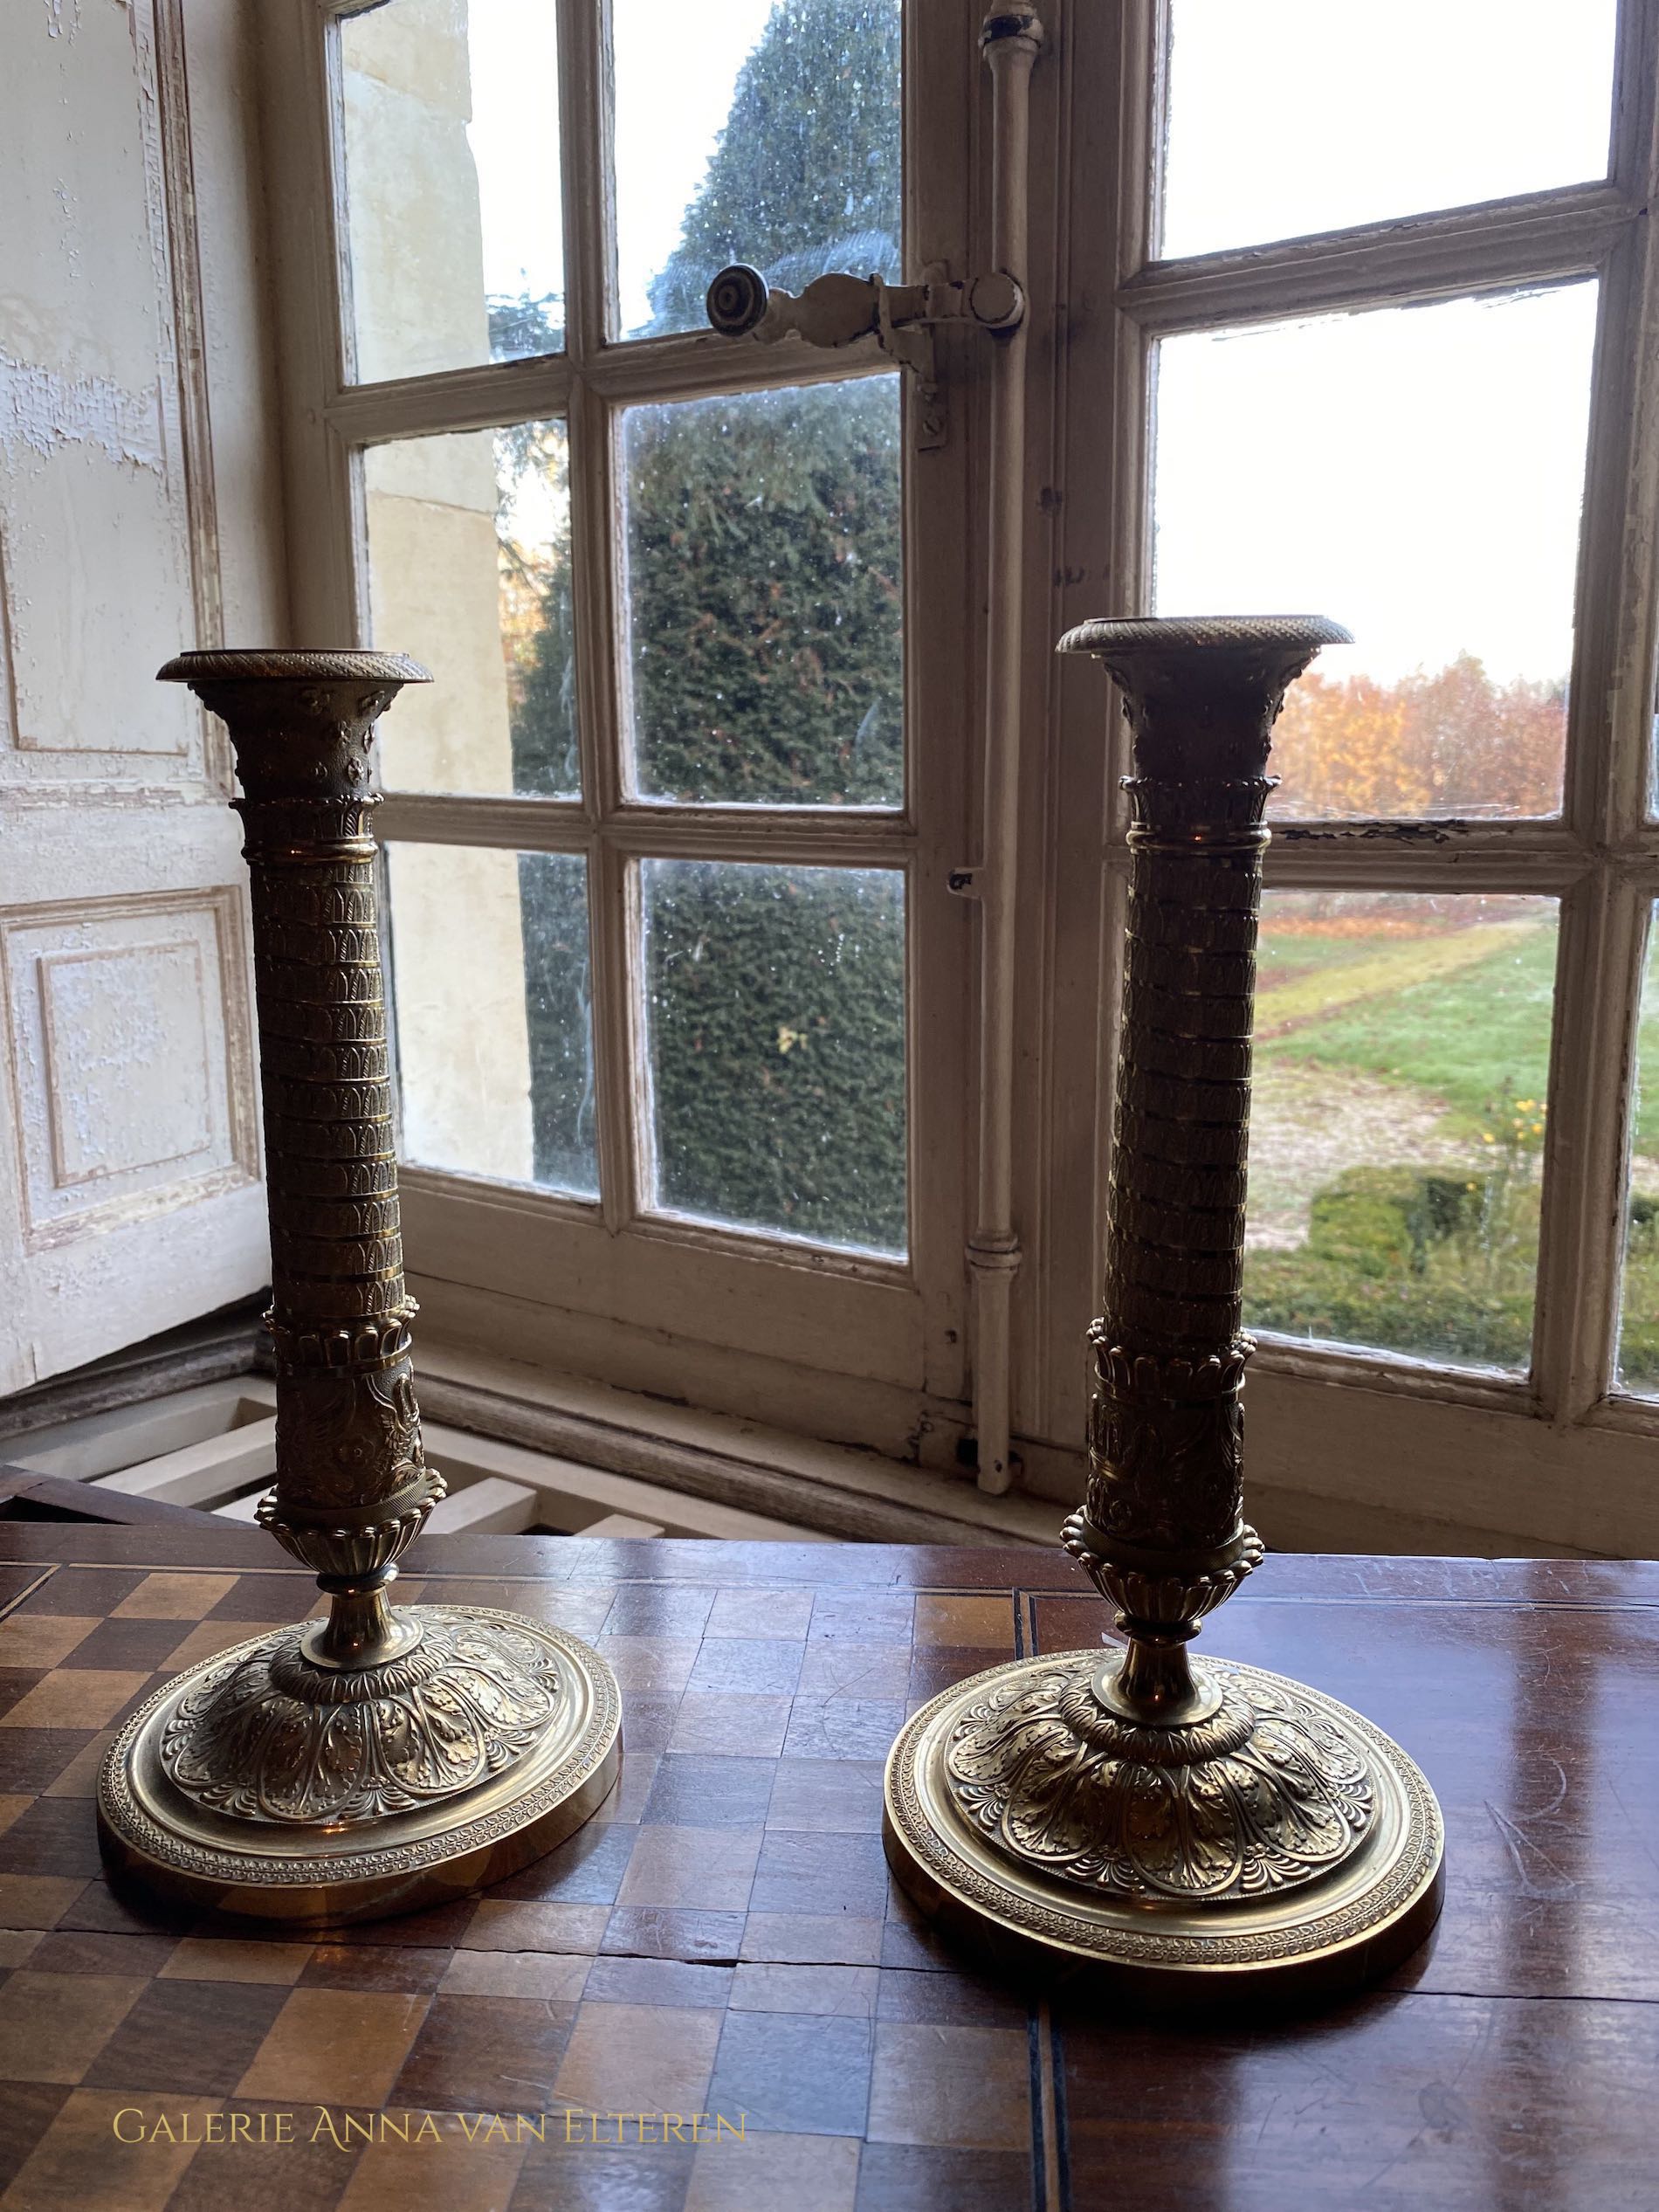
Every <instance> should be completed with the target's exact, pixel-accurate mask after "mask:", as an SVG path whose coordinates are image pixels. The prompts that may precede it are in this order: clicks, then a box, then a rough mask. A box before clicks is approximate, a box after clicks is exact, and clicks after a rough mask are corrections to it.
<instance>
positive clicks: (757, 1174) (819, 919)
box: [643, 860, 905, 1253]
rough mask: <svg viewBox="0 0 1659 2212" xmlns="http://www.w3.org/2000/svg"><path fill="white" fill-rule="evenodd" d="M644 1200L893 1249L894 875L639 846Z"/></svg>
mask: <svg viewBox="0 0 1659 2212" xmlns="http://www.w3.org/2000/svg"><path fill="white" fill-rule="evenodd" d="M643 874H644V914H645V1009H646V1028H647V1032H648V1037H649V1059H650V1067H651V1108H652V1128H653V1134H654V1144H655V1151H656V1161H655V1169H654V1186H655V1188H654V1194H653V1196H654V1202H655V1203H656V1204H657V1205H658V1206H662V1207H666V1208H669V1209H672V1210H673V1211H675V1212H677V1213H685V1214H698V1215H701V1216H705V1217H706V1218H708V1219H712V1220H714V1221H719V1222H729V1223H734V1224H736V1225H737V1226H739V1227H741V1228H746V1229H766V1230H781V1231H782V1232H783V1233H784V1234H785V1235H787V1236H790V1237H807V1238H809V1239H810V1240H811V1241H812V1242H813V1243H815V1244H841V1245H852V1246H857V1247H860V1248H862V1249H864V1250H867V1251H879V1252H894V1253H899V1252H902V1251H904V1249H905V885H904V878H903V877H902V876H901V875H899V874H898V873H897V872H895V871H893V870H891V869H885V868H793V867H756V866H752V865H747V864H744V865H737V864H728V863H726V862H725V861H716V860H647V861H646V862H644V865H643Z"/></svg>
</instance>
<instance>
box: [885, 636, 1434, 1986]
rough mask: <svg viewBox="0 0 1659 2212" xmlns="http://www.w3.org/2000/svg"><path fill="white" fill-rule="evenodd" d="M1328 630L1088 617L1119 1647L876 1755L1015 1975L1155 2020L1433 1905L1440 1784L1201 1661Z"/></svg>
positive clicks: (963, 1692)
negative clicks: (1281, 807) (1117, 991)
mask: <svg viewBox="0 0 1659 2212" xmlns="http://www.w3.org/2000/svg"><path fill="white" fill-rule="evenodd" d="M1346 642H1347V633H1346V631H1342V630H1339V629H1338V627H1337V626H1336V624H1333V623H1329V622H1323V621H1319V620H1318V619H1317V618H1314V617H1262V618H1242V619H1237V620H1215V621H1193V622H1178V621H1144V622H1091V623H1085V624H1084V625H1083V627H1082V628H1081V629H1079V630H1074V631H1071V632H1070V634H1069V635H1068V636H1067V637H1065V638H1064V639H1063V640H1062V642H1061V646H1060V650H1061V651H1062V652H1074V653H1091V654H1093V655H1095V656H1096V657H1097V658H1099V659H1101V660H1103V661H1104V662H1105V665H1106V666H1107V668H1108V669H1109V670H1110V672H1111V673H1112V676H1113V677H1114V678H1115V679H1117V682H1118V684H1119V686H1120V688H1121V690H1122V693H1123V699H1124V711H1125V713H1126V715H1127V717H1128V720H1129V723H1130V727H1131V729H1132V734H1133V739H1134V774H1133V775H1132V776H1130V777H1128V778H1127V779H1126V787H1125V788H1126V790H1127V792H1128V794H1129V799H1130V804H1131V809H1132V827H1131V829H1130V831H1129V844H1130V850H1131V854H1132V874H1131V879H1130V891H1129V927H1128V959H1127V965H1126V974H1125V982H1124V997H1123V1025H1122V1033H1121V1038H1120V1043H1119V1058H1118V1081H1117V1092H1116V1105H1115V1122H1114V1130H1113V1140H1112V1179H1111V1185H1110V1191H1109V1196H1108V1202H1107V1226H1106V1262H1105V1300H1104V1311H1103V1313H1102V1314H1101V1316H1100V1319H1099V1320H1098V1321H1097V1322H1096V1323H1095V1325H1094V1327H1093V1329H1092V1331H1091V1351H1092V1359H1093V1401H1092V1405H1091V1414H1090V1423H1089V1483H1088V1491H1087V1495H1086V1498H1085V1500H1084V1505H1083V1506H1082V1508H1081V1510H1080V1511H1079V1512H1077V1513H1073V1514H1072V1516H1071V1517H1070V1519H1069V1520H1068V1521H1067V1522H1066V1524H1065V1528H1064V1539H1063V1540H1064V1545H1065V1548H1066V1549H1067V1551H1068V1552H1070V1554H1071V1555H1072V1557H1073V1558H1074V1559H1076V1560H1077V1561H1078V1562H1079V1563H1080V1564H1081V1566H1082V1567H1083V1568H1084V1569H1085V1571H1086V1572H1087V1574H1088V1575H1089V1576H1090V1579H1091V1581H1093V1582H1094V1584H1095V1586H1096V1588H1098V1590H1099V1591H1100V1593H1101V1595H1103V1596H1105V1597H1106V1598H1107V1599H1108V1600H1109V1601H1110V1602H1111V1603H1112V1605H1113V1606H1114V1607H1115V1608H1116V1609H1117V1627H1118V1628H1119V1630H1120V1631H1121V1632H1122V1634H1123V1636H1124V1637H1125V1638H1126V1642H1125V1643H1124V1645H1123V1646H1122V1647H1121V1648H1120V1649H1119V1648H1116V1647H1113V1648H1110V1649H1108V1650H1106V1651H1105V1653H1104V1655H1103V1653H1102V1652H1101V1651H1100V1650H1084V1651H1066V1652H1060V1653H1058V1654H1056V1655H1054V1656H1051V1657H1036V1658H1024V1659H1017V1660H1015V1662H1014V1663H1013V1664H1011V1665H1008V1666H1002V1667H994V1668H992V1669H991V1670H990V1671H988V1673H984V1674H980V1675H975V1676H974V1678H972V1679H971V1680H969V1681H967V1682H963V1683H960V1684H958V1685H956V1686H955V1687H954V1688H953V1689H950V1690H947V1691H946V1692H944V1693H943V1695H941V1696H940V1697H937V1698H935V1699H933V1701H932V1703H931V1704H929V1705H927V1706H924V1707H923V1708H922V1710H921V1711H920V1712H918V1713H917V1714H916V1715H915V1717H914V1718H913V1719H912V1720H911V1721H910V1723H909V1724H908V1726H906V1727H905V1730H904V1731H903V1733H901V1734H900V1736H899V1738H898V1741H897V1742H896V1743H895V1745H894V1746H893V1748H892V1752H891V1755H890V1757H889V1760H888V1763H887V1777H886V1793H885V1821H884V1829H885V1838H886V1845H887V1855H888V1857H889V1859H890V1860H891V1864H892V1866H893V1870H894V1871H895V1873H896V1874H897V1875H898V1878H899V1880H900V1881H901V1882H903V1884H904V1885H905V1888H906V1889H907V1890H909V1892H911V1894H912V1897H913V1898H915V1899H916V1901H917V1902H918V1903H919V1905H920V1906H921V1907H922V1909H923V1911H924V1912H926V1913H927V1914H928V1915H929V1916H930V1917H931V1918H933V1919H936V1920H937V1921H938V1922H939V1923H940V1926H942V1927H944V1928H945V1929H946V1930H947V1933H954V1934H956V1935H958V1936H959V1937H960V1938H961V1939H962V1940H964V1941H966V1942H968V1943H970V1944H972V1945H974V1947H978V1948H980V1949H981V1950H983V1951H985V1952H987V1953H988V1954H990V1955H991V1956H992V1957H993V1959H995V1960H999V1961H1001V1962H1002V1963H1005V1964H1009V1965H1016V1966H1021V1967H1039V1968H1041V1969H1043V1971H1046V1972H1048V1973H1050V1974H1052V1973H1056V1972H1058V1973H1059V1974H1074V1973H1080V1972H1084V1971H1087V1970H1090V1969H1093V1970H1095V1971H1096V1972H1097V1973H1098V1974H1103V1975H1104V1976H1105V1978H1106V1979H1107V1980H1108V1981H1116V1982H1118V1983H1119V1984H1121V1985H1123V1986H1125V1987H1126V1988H1129V1989H1131V1990H1132V1991H1133V1992H1134V1993H1135V1994H1137V1995H1142V1996H1145V1997H1148V1998H1151V1999H1153V2000H1154V2001H1158V2002H1182V2001H1183V2000H1187V2001H1191V2000H1194V1999H1195V2000H1198V2001H1201V2002H1214V2001H1215V1999H1216V1998H1217V1997H1218V1996H1219V1995H1222V1993H1223V1992H1224V1991H1226V1990H1227V1989H1229V1988H1241V1987H1243V1986H1246V1985H1248V1986H1250V1987H1252V1988H1256V1987H1260V1986H1261V1985H1263V1984H1270V1985H1273V1986H1275V1987H1283V1988H1299V1987H1306V1988H1332V1987H1339V1986H1341V1985H1343V1984H1344V1983H1347V1982H1353V1981H1361V1980H1364V1979H1366V1978H1368V1977H1369V1976H1371V1975H1372V1974H1380V1973H1382V1972H1384V1971H1385V1970H1386V1969H1387V1967H1390V1966H1392V1965H1394V1963H1395V1962H1396V1961H1397V1960H1399V1959H1401V1957H1403V1956H1404V1955H1405V1954H1406V1953H1407V1952H1408V1951H1410V1950H1412V1949H1413V1948H1415V1946H1416V1945H1417V1944H1418V1943H1419V1942H1420V1941H1421V1940H1422V1938H1423V1936H1424V1935H1425V1934H1426V1933H1427V1932H1428V1929H1429V1927H1430V1926H1432V1925H1433V1923H1434V1920H1435V1916H1436V1914H1437V1913H1438V1912H1439V1909H1440V1900H1441V1886H1442V1871H1441V1821H1440V1810H1439V1807H1438V1806H1437V1805H1436V1804H1435V1798H1434V1795H1433V1793H1432V1792H1431V1790H1430V1789H1429V1788H1428V1783H1427V1782H1426V1781H1424V1779H1423V1777H1422V1774H1420V1773H1419V1771H1418V1769H1417V1768H1416V1767H1415V1765H1414V1764H1413V1762H1412V1761H1410V1760H1409V1759H1408V1757H1407V1756H1406V1754H1405V1753H1404V1752H1402V1751H1401V1749H1400V1747H1399V1746H1398V1745H1396V1744H1394V1743H1393V1742H1391V1741H1390V1740H1389V1739H1388V1738H1387V1736H1385V1735H1383V1734H1382V1733H1380V1730H1378V1729H1376V1728H1373V1726H1371V1724H1370V1723H1369V1722H1368V1721H1366V1720H1365V1719H1361V1718H1360V1715H1359V1714H1358V1713H1357V1712H1351V1711H1350V1710H1349V1709H1348V1707H1347V1706H1341V1705H1339V1704H1338V1703H1337V1702H1336V1701H1335V1699H1332V1698H1329V1697H1326V1696H1325V1695H1324V1694H1323V1693H1322V1692H1318V1691H1317V1690H1311V1689H1307V1688H1304V1686H1303V1685H1301V1684H1300V1683H1297V1682H1291V1681H1289V1680H1287V1679H1286V1678H1284V1676H1282V1675H1277V1674H1270V1673H1267V1672H1265V1671H1263V1670H1262V1669H1261V1668H1258V1667H1249V1666H1242V1665H1238V1664H1231V1663H1228V1662H1223V1661H1217V1660H1211V1661H1208V1662H1206V1663H1203V1664H1193V1663H1191V1662H1190V1661H1189V1659H1188V1657H1187V1643H1188V1642H1189V1641H1190V1640H1191V1638H1192V1637H1194V1636H1196V1635H1197V1633H1198V1630H1199V1623H1201V1620H1202V1619H1203V1617H1204V1616H1205V1615H1206V1614H1208V1613H1211V1612H1213V1611H1214V1610H1215V1608H1216V1607H1217V1606H1219V1605H1221V1604H1223V1603H1224V1602H1226V1600H1227V1599H1228V1598H1229V1597H1230V1596H1231V1595H1232V1594H1233V1592H1234V1590H1235V1589H1236V1588H1237V1587H1238V1585H1239V1584H1240V1583H1241V1582H1242V1581H1243V1580H1244V1577H1245V1576H1246V1575H1249V1573H1250V1572H1251V1571H1252V1569H1253V1568H1255V1567H1256V1565H1257V1564H1258V1563H1259V1562H1260V1561H1261V1558H1262V1554H1263V1545H1262V1540H1261V1539H1260V1538H1259V1537H1258V1536H1257V1535H1256V1532H1255V1530H1254V1529H1253V1528H1251V1527H1249V1525H1248V1524H1247V1523H1246V1522H1245V1520H1244V1519H1243V1513H1242V1512H1241V1505H1242V1473H1243V1409H1242V1407H1241V1404H1240V1393H1241V1391H1242V1389H1243V1380H1244V1368H1245V1363H1246V1361H1248V1360H1249V1356H1250V1354H1251V1353H1252V1351H1253V1350H1254V1349H1255V1346H1254V1345H1253V1343H1252V1342H1251V1340H1250V1339H1249V1337H1248V1336H1246V1335H1244V1334H1243V1333H1242V1332H1241V1329H1240V1319H1241V1306H1240V1286H1241V1280H1242V1273H1243V1249H1244V1174H1245V1142H1246V1134H1247V1128H1248V1121H1249V1086H1250V1026H1251V1016H1252V1013H1253V1006H1254V996H1255V981H1256V963H1255V954H1256V915H1257V912H1258V909H1259V906H1260V903H1261V879H1262V850H1263V846H1264V845H1265V844H1266V843H1267V837H1268V832H1267V830H1266V828H1265V827H1264V825H1263V818H1262V817H1263V809H1264V807H1265V805H1266V802H1267V796H1268V793H1269V792H1270V790H1271V789H1272V788H1273V780H1272V779H1271V778H1270V777H1269V775H1267V772H1266V771H1267V756H1268V748H1269V741H1270V735H1271V732H1272V727H1273V722H1274V720H1275V718H1276V716H1277V713H1278V711H1279V706H1280V704H1281V701H1282V700H1283V698H1284V690H1285V686H1287V685H1288V684H1289V683H1290V682H1291V680H1292V679H1294V678H1295V677H1296V676H1298V675H1299V674H1300V673H1301V672H1302V670H1303V669H1304V668H1305V667H1306V665H1307V664H1308V662H1309V661H1310V660H1311V658H1313V655H1314V654H1315V652H1317V651H1318V649H1319V647H1320V646H1321V645H1325V644H1344V643H1346Z"/></svg>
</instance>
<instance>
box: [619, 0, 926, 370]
mask: <svg viewBox="0 0 1659 2212" xmlns="http://www.w3.org/2000/svg"><path fill="white" fill-rule="evenodd" d="M611 40H612V48H613V52H614V53H615V55H616V261H617V279H618V287H619V293H620V296H619V299H618V301H617V311H616V327H617V329H618V330H619V331H620V332H621V333H622V334H623V337H625V338H640V337H649V336H653V335H656V334H659V333H661V332H664V331H671V330H701V329H703V328H704V327H705V318H704V313H703V295H704V293H706V291H707V290H708V285H709V279H710V278H711V277H712V276H713V275H714V273H715V272H716V271H717V270H719V269H723V268H724V267H725V266H726V264H727V263H728V262H732V261H747V262H748V263H750V264H751V265H752V266H754V268H757V269H759V270H761V272H762V273H763V274H764V275H765V276H766V277H767V279H768V281H769V282H770V283H773V284H775V285H781V286H783V288H784V289H785V290H786V291H789V292H799V291H800V290H801V289H802V286H805V285H808V284H809V283H810V282H811V281H812V279H813V278H814V277H819V276H822V275H823V273H824V272H825V271H826V270H829V269H850V270H851V271H852V272H853V273H854V274H855V275H857V276H866V275H868V274H870V273H871V271H874V272H877V273H878V274H879V275H881V276H884V277H886V278H888V279H890V280H896V279H898V275H899V240H900V235H901V234H900V228H899V106H898V102H899V0H726V4H725V5H724V6H723V7H721V8H719V9H718V10H712V9H708V8H701V9H699V8H687V7H686V6H685V5H684V4H683V0H614V5H613V8H612V12H611Z"/></svg>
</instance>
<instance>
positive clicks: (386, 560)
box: [363, 423, 580, 798]
mask: <svg viewBox="0 0 1659 2212" xmlns="http://www.w3.org/2000/svg"><path fill="white" fill-rule="evenodd" d="M363 490H364V496H365V503H366V506H367V510H368V592H369V602H370V609H371V613H372V618H373V625H374V637H375V644H377V645H379V646H380V647H381V648H382V650H383V651H392V652H410V653H413V654H414V656H415V658H416V659H417V660H419V661H423V663H424V664H425V665H426V666H427V667H429V668H430V670H431V672H432V673H433V676H434V677H435V678H436V679H437V680H436V682H434V683H432V684H431V685H430V686H422V687H421V688H420V689H419V690H414V691H409V692H405V693H404V694H403V699H402V700H401V701H400V702H399V712H398V713H396V714H395V715H393V716H391V717H390V718H389V720H388V721H387V722H386V725H385V730H384V735H383V738H382V745H383V748H384V750H383V752H382V772H383V775H384V778H385V782H386V783H387V785H388V786H389V787H390V788H396V789H403V790H405V791H481V792H518V793H520V794H521V795H523V796H532V797H540V798H569V797H574V796H575V794H576V791H577V788H578V783H579V781H580V776H579V770H578V767H577V761H576V700H575V643H574V624H573V617H572V613H571V601H570V461H569V454H568V446H567V440H566V436H565V426H564V424H562V423H523V424H519V425H518V426H517V427H516V428H514V429H513V430H505V431H458V432H457V433H455V434H453V435H451V436H449V437H444V438H403V439H401V440H400V441H399V442H398V443H397V444H395V445H371V446H370V447H369V448H368V451H366V452H365V453H364V455H363Z"/></svg>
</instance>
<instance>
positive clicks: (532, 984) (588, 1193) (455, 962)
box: [387, 844, 599, 1197]
mask: <svg viewBox="0 0 1659 2212" xmlns="http://www.w3.org/2000/svg"><path fill="white" fill-rule="evenodd" d="M387 866H388V871H389V879H390V889H391V922H392V947H393V968H392V974H393V981H394V986H395V993H394V995H395V997H396V1016H397V1065H398V1075H399V1080H400V1085H401V1092H402V1099H403V1147H402V1148H403V1157H404V1159H405V1160H407V1161H410V1162H411V1163H413V1164H416V1165H418V1166H421V1167H427V1168H455V1169H458V1170H459V1171H461V1172H462V1173H464V1174H467V1175H489V1176H492V1177H493V1178H494V1179H495V1180H496V1181H498V1182H534V1183H543V1184H546V1185H547V1186H548V1187H549V1188H551V1189H554V1190H567V1191H572V1192H575V1194H576V1195H577V1196H582V1197H592V1196H596V1194H597V1192H598V1189H599V1171H598V1167H597V1164H596V1162H595V1156H594V1073H593V1019H592V990H591V988H590V985H589V965H588V881H587V878H588V868H587V863H586V862H585V861H584V860H583V859H582V858H580V857H579V856H577V855H574V854H570V853H562V852H557V853H552V852H499V851H485V850H484V849H482V848H479V849H476V850H474V849H472V848H470V847H466V846H461V845H430V844H392V845H389V846H388V847H387Z"/></svg>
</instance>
